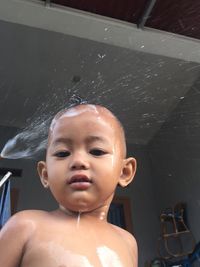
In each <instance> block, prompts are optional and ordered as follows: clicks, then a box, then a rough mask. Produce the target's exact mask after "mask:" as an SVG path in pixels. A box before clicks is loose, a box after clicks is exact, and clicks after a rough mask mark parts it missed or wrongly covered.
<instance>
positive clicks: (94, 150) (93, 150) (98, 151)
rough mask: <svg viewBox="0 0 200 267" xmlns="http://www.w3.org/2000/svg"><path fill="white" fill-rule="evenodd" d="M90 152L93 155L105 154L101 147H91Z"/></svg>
mask: <svg viewBox="0 0 200 267" xmlns="http://www.w3.org/2000/svg"><path fill="white" fill-rule="evenodd" d="M90 154H92V155H94V156H102V155H105V154H106V152H105V151H103V150H101V149H91V150H90Z"/></svg>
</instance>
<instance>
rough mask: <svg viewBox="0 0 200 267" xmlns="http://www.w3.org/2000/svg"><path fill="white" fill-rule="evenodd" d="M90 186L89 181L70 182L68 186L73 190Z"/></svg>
mask: <svg viewBox="0 0 200 267" xmlns="http://www.w3.org/2000/svg"><path fill="white" fill-rule="evenodd" d="M90 186H91V183H90V182H75V183H71V184H70V187H71V188H72V189H75V190H86V189H88V188H89V187H90Z"/></svg>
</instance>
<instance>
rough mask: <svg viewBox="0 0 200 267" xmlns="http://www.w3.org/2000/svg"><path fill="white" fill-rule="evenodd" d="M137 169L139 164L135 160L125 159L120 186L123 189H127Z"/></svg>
mask: <svg viewBox="0 0 200 267" xmlns="http://www.w3.org/2000/svg"><path fill="white" fill-rule="evenodd" d="M136 168H137V162H136V159H135V158H127V159H124V165H123V168H122V172H121V175H120V178H119V182H118V184H119V185H120V186H122V187H125V186H127V185H128V184H130V183H131V181H132V180H133V178H134V176H135V172H136Z"/></svg>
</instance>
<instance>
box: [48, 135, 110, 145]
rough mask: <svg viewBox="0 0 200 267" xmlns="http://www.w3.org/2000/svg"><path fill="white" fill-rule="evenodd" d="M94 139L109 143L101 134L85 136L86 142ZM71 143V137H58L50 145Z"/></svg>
mask: <svg viewBox="0 0 200 267" xmlns="http://www.w3.org/2000/svg"><path fill="white" fill-rule="evenodd" d="M96 141H100V142H102V143H109V141H108V140H107V139H106V138H105V137H103V136H97V135H91V136H88V137H87V138H86V143H92V142H96ZM72 143H73V140H72V139H71V138H66V137H59V138H57V139H55V140H54V141H53V143H52V145H58V144H68V145H71V144H72Z"/></svg>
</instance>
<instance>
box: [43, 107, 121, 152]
mask: <svg viewBox="0 0 200 267" xmlns="http://www.w3.org/2000/svg"><path fill="white" fill-rule="evenodd" d="M88 115H91V116H94V117H95V121H98V119H99V120H100V121H101V122H102V121H103V122H105V123H106V124H108V125H109V126H110V127H111V128H112V129H113V132H114V135H116V138H117V139H118V141H119V143H120V146H122V151H123V154H124V155H125V154H126V142H125V134H124V130H123V126H122V125H121V123H120V121H119V120H118V119H117V118H116V117H115V115H114V114H113V113H112V112H111V111H110V110H108V109H107V108H105V107H103V106H99V105H91V104H81V105H78V106H75V107H71V108H68V109H66V110H62V111H61V112H59V113H58V114H57V115H56V116H55V117H54V119H53V121H52V123H51V126H50V131H49V136H48V144H49V142H50V140H51V139H52V135H53V133H54V128H55V126H56V125H57V123H58V122H59V121H61V120H62V119H63V118H64V119H67V118H69V119H73V118H77V117H79V116H85V118H86V119H87V118H88V120H90V119H91V117H90V118H89V116H88ZM65 122H66V120H65Z"/></svg>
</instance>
